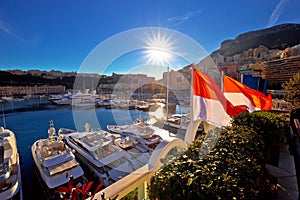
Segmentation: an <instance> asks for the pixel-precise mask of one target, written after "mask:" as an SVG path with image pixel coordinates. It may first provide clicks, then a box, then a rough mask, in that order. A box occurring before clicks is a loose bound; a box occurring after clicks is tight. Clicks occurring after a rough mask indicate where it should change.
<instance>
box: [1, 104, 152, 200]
mask: <svg viewBox="0 0 300 200" xmlns="http://www.w3.org/2000/svg"><path fill="white" fill-rule="evenodd" d="M1 106H2V113H3V114H1V117H0V119H1V121H0V126H4V125H5V126H6V128H8V129H10V130H12V131H13V132H14V133H15V136H16V139H17V146H18V150H19V152H20V156H21V171H22V187H23V197H24V198H23V199H25V200H27V199H28V200H29V199H45V197H44V196H43V192H42V188H41V185H40V183H39V182H38V179H37V177H36V174H35V173H34V169H33V158H32V155H31V145H32V144H33V143H34V142H35V141H36V140H38V139H41V138H47V137H48V128H49V121H50V120H53V121H54V126H55V128H56V131H57V132H58V130H59V128H62V127H64V128H70V129H77V130H79V131H83V130H84V124H85V123H89V124H90V125H91V128H92V129H93V128H102V129H103V130H107V129H106V125H108V124H129V123H132V121H133V120H135V119H137V118H138V117H141V118H143V119H144V120H145V119H147V118H148V116H149V115H148V113H147V112H142V111H138V110H110V109H105V108H96V109H95V108H92V109H72V107H71V106H55V105H51V104H50V103H49V102H48V101H47V100H40V99H37V100H26V101H14V102H10V103H2V104H1V105H0V107H1ZM89 116H96V119H92V118H89ZM95 123H99V124H95ZM99 126H100V127H99Z"/></svg>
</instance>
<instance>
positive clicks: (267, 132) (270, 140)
mask: <svg viewBox="0 0 300 200" xmlns="http://www.w3.org/2000/svg"><path fill="white" fill-rule="evenodd" d="M232 124H235V125H242V126H248V127H249V128H253V129H254V130H255V131H256V132H257V133H258V134H260V135H261V136H262V137H263V140H264V142H265V152H266V154H265V156H266V159H268V158H269V157H270V153H271V152H272V150H274V149H276V148H278V145H279V143H280V141H282V139H283V137H284V133H285V129H284V121H283V119H282V117H280V116H279V115H278V114H275V113H271V112H265V111H257V112H252V113H241V114H240V115H238V116H237V117H236V118H235V119H234V120H233V122H232Z"/></svg>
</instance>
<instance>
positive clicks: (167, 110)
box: [166, 65, 169, 121]
mask: <svg viewBox="0 0 300 200" xmlns="http://www.w3.org/2000/svg"><path fill="white" fill-rule="evenodd" d="M166 100H167V101H166V106H167V107H166V112H167V116H166V119H167V121H168V114H169V65H168V67H167V99H166Z"/></svg>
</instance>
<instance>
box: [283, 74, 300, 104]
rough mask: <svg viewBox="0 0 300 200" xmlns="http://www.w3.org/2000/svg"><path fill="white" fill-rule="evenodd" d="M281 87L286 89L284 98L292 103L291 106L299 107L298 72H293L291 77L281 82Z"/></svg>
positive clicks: (299, 82) (299, 83)
mask: <svg viewBox="0 0 300 200" xmlns="http://www.w3.org/2000/svg"><path fill="white" fill-rule="evenodd" d="M282 88H283V89H284V90H285V91H286V93H285V96H284V100H285V101H287V102H290V103H291V104H292V108H294V109H295V108H300V72H298V73H297V74H295V75H294V76H293V78H291V79H290V80H289V81H287V82H285V83H283V84H282Z"/></svg>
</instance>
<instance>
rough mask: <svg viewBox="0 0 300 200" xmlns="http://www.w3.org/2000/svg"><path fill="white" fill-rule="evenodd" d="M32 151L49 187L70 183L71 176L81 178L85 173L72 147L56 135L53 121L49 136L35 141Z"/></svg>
mask: <svg viewBox="0 0 300 200" xmlns="http://www.w3.org/2000/svg"><path fill="white" fill-rule="evenodd" d="M31 152H32V157H33V159H34V163H35V166H36V168H37V171H38V172H39V174H40V177H41V178H42V180H43V181H44V182H45V184H46V186H47V187H48V188H49V189H55V188H58V187H59V186H62V185H64V184H66V183H68V181H69V180H70V178H72V179H73V178H74V179H80V178H82V177H83V175H84V172H83V170H82V168H81V166H80V165H79V163H78V162H77V161H76V159H75V156H74V154H73V153H72V151H71V149H70V148H69V147H68V146H67V145H65V143H64V142H63V141H62V139H61V138H60V137H58V136H57V135H56V131H55V128H54V124H53V121H50V128H49V129H48V138H47V139H40V140H37V141H36V142H34V143H33V145H32V147H31Z"/></svg>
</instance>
